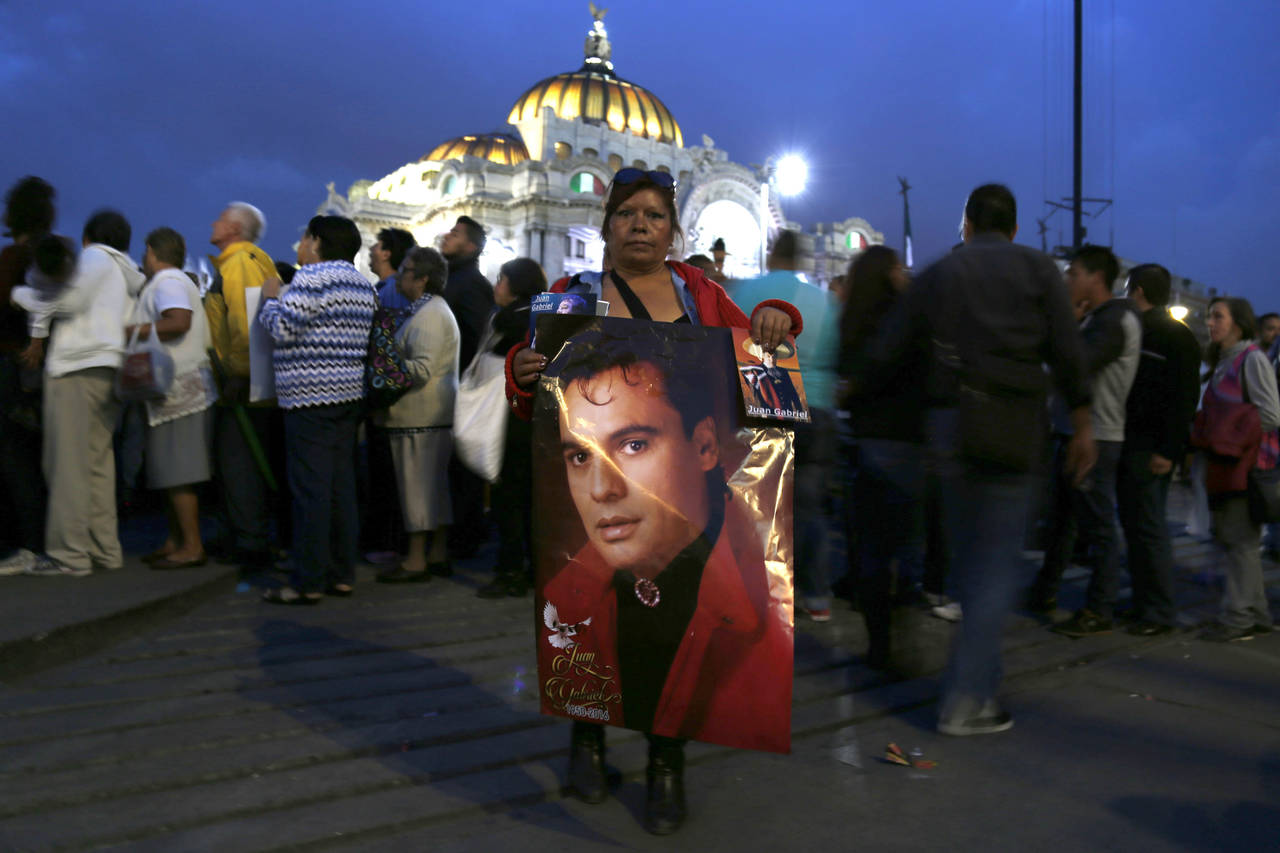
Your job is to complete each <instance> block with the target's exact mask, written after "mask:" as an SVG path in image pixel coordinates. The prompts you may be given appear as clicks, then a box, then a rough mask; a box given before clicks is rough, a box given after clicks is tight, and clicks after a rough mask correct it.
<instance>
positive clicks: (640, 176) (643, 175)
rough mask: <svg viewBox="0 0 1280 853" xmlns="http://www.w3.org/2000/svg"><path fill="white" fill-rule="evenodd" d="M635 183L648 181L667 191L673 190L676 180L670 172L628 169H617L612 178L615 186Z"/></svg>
mask: <svg viewBox="0 0 1280 853" xmlns="http://www.w3.org/2000/svg"><path fill="white" fill-rule="evenodd" d="M636 181H648V182H649V183H651V184H656V185H657V186H660V187H662V188H663V189H668V190H669V189H673V188H674V187H675V185H676V179H675V178H674V177H672V175H671V173H670V172H659V171H656V170H654V171H652V172H646V171H645V170H644V169H635V168H631V167H628V168H626V169H619V170H618V173H617V174H616V175H614V176H613V182H614V183H615V184H623V185H626V184H634V183H635V182H636Z"/></svg>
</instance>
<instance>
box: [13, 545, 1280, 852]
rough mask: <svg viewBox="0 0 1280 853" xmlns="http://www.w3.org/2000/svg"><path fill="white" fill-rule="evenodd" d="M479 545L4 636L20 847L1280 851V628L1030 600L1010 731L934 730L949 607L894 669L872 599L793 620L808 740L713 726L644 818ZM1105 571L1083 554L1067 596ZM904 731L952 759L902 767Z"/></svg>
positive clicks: (126, 580)
mask: <svg viewBox="0 0 1280 853" xmlns="http://www.w3.org/2000/svg"><path fill="white" fill-rule="evenodd" d="M486 556H489V555H488V554H482V555H481V557H480V558H477V559H475V560H472V561H468V562H467V563H465V564H463V565H462V567H461V570H460V571H459V572H458V574H457V575H455V577H453V578H451V579H448V580H441V579H436V580H434V581H432V582H431V583H429V584H424V585H411V586H407V587H386V586H379V585H377V584H374V583H371V582H370V581H371V580H372V570H371V569H364V570H362V572H361V577H360V580H361V584H360V586H359V588H358V590H357V594H356V597H354V598H352V599H327V600H326V601H324V602H323V603H322V604H321V605H320V606H318V607H314V608H296V607H295V608H286V607H269V606H266V605H263V604H260V603H259V602H258V601H257V598H256V591H255V590H254V589H252V588H250V587H247V586H242V587H239V588H237V587H236V586H235V584H234V581H233V580H231V579H228V578H227V577H226V576H225V575H226V572H225V570H220V569H216V568H211V569H206V570H202V572H201V573H192V574H190V575H187V576H185V578H186V581H185V582H186V589H185V594H186V596H187V597H186V599H185V600H181V601H180V602H179V605H180V606H178V607H175V608H173V609H171V610H164V609H163V608H162V605H157V604H155V603H154V602H155V600H156V599H154V598H149V599H148V600H149V601H151V602H152V605H151V606H152V610H147V609H146V607H145V606H144V605H145V603H144V604H142V605H140V604H138V603H137V602H135V603H134V606H133V608H132V609H133V611H135V617H136V618H137V620H138V621H136V624H135V626H134V628H133V630H131V631H128V632H126V633H127V634H129V635H128V636H115V635H111V636H107V637H103V636H99V635H95V634H93V633H92V632H90V633H89V634H87V635H86V636H89V637H90V638H91V640H92V642H89V641H86V642H85V643H83V644H81V645H80V646H78V647H77V649H75V650H73V651H72V652H67V651H66V650H65V649H64V650H62V652H61V654H62V655H63V656H64V657H69V656H70V654H72V653H79V654H81V655H82V656H80V657H79V658H78V659H75V660H69V661H66V662H63V663H61V664H59V665H56V666H40V667H24V666H23V665H22V664H21V661H10V660H8V659H9V658H12V657H14V656H15V655H16V654H18V653H20V652H22V650H23V649H24V646H23V645H22V644H23V643H28V646H29V642H30V635H29V634H22V633H21V632H20V631H15V630H9V631H8V632H7V633H6V634H5V635H4V638H5V641H4V642H3V643H2V644H0V668H3V669H4V671H5V672H6V673H8V672H12V673H16V674H17V675H14V676H8V675H6V676H5V684H4V686H3V687H0V849H3V850H96V849H129V850H163V851H171V850H183V851H185V850H218V851H241V850H245V851H248V850H286V849H304V848H305V849H317V850H319V849H331V850H350V851H366V850H368V851H393V850H394V851H401V850H449V851H452V850H458V851H464V850H465V851H492V850H499V851H501V850H521V851H523V850H557V851H562V850H619V849H624V850H625V849H636V850H654V849H681V850H686V849H688V850H713V851H720V850H723V851H730V850H733V851H740V850H777V849H793V848H798V847H807V848H811V849H823V848H827V849H837V850H848V849H855V848H856V849H865V850H908V849H909V850H920V849H949V850H950V849H954V850H970V849H983V850H1027V849H1030V848H1033V847H1034V846H1036V845H1039V846H1043V847H1046V848H1050V847H1051V848H1052V849H1054V850H1080V851H1094V850H1126V851H1132V850H1144V851H1147V850H1153V851H1159V850H1188V849H1190V850H1226V849H1241V850H1248V849H1277V848H1278V847H1280V841H1278V840H1277V839H1278V838H1280V634H1276V635H1272V636H1271V637H1266V638H1259V639H1256V640H1253V641H1250V642H1247V643H1241V644H1232V645H1226V646H1216V645H1210V644H1205V643H1201V642H1199V641H1197V640H1195V639H1194V638H1193V635H1192V634H1190V633H1181V634H1177V635H1170V636H1166V637H1159V638H1155V639H1149V640H1142V639H1138V638H1134V637H1130V636H1128V635H1127V634H1124V633H1123V632H1121V631H1117V632H1115V633H1112V634H1107V635H1104V636H1099V637H1095V638H1090V639H1084V640H1069V639H1065V638H1062V637H1059V636H1057V635H1054V634H1051V633H1050V632H1048V631H1046V630H1045V629H1044V626H1043V625H1042V624H1041V623H1040V622H1038V621H1037V620H1035V619H1032V618H1030V617H1028V616H1026V615H1022V614H1015V616H1014V617H1013V618H1012V619H1011V620H1010V626H1009V630H1008V632H1007V634H1006V669H1007V677H1006V682H1005V688H1004V699H1005V701H1006V702H1007V704H1008V706H1009V707H1010V709H1011V710H1012V711H1013V713H1014V716H1015V719H1016V721H1017V724H1016V726H1015V728H1014V729H1013V730H1012V731H1011V732H1008V733H1005V734H1001V735H996V736H990V737H981V738H965V739H955V738H945V737H942V736H940V735H937V734H936V733H934V732H933V730H932V725H933V716H934V713H935V710H936V709H935V705H934V699H935V695H936V681H935V679H934V677H933V676H932V675H930V674H928V673H929V671H930V670H933V669H935V668H936V667H937V666H938V665H939V664H940V662H941V659H942V653H943V651H944V649H945V644H946V641H947V637H948V635H949V632H950V631H951V630H952V629H951V627H950V626H949V625H948V624H946V623H943V622H941V621H939V620H936V619H932V618H930V617H927V616H925V615H923V614H922V613H916V612H913V613H911V614H910V615H909V618H908V619H906V620H903V621H904V623H905V624H904V625H903V629H902V630H903V632H904V636H910V637H911V638H912V639H911V641H910V643H906V644H904V649H903V653H902V660H901V661H900V663H901V665H902V667H903V669H904V670H906V671H907V672H908V673H910V674H909V675H908V677H904V678H901V679H897V680H895V679H889V678H886V677H884V676H882V675H880V674H877V673H875V672H873V671H871V670H869V669H867V668H866V667H865V666H863V665H862V663H861V657H860V656H861V655H862V653H863V652H864V651H865V635H864V633H863V630H862V626H861V620H860V619H859V618H858V617H857V615H856V614H854V613H853V612H851V611H850V610H848V609H847V608H846V607H838V608H837V610H836V612H835V614H834V618H833V619H832V621H831V622H830V623H827V624H817V625H815V624H813V623H811V622H806V621H801V622H799V624H798V625H797V631H796V680H795V699H794V710H793V752H792V754H791V755H789V756H776V755H767V754H761V753H752V752H746V751H739V750H729V749H724V748H720V747H711V746H706V745H701V744H691V745H690V747H689V759H690V763H689V768H688V771H687V774H686V778H687V781H688V784H689V798H690V812H691V817H690V820H689V822H688V824H687V825H686V827H685V828H684V829H683V830H682V831H681V832H680V833H679V834H678V835H676V836H673V837H671V838H666V839H658V838H653V837H650V836H648V835H646V834H645V833H644V831H643V829H642V828H641V827H640V822H639V820H640V813H641V811H642V808H643V771H644V741H643V738H642V737H641V736H639V735H637V734H635V733H631V732H626V731H621V730H612V731H610V732H609V755H608V758H609V763H610V765H611V766H612V767H613V768H615V770H616V775H617V779H616V782H617V789H616V794H617V796H616V797H614V798H611V799H610V800H609V801H607V802H606V803H604V804H602V805H599V806H587V805H584V804H582V803H579V802H577V801H576V800H573V799H571V798H567V797H566V796H565V795H564V792H563V791H562V787H561V786H562V784H563V780H564V768H565V760H566V753H567V739H568V727H567V724H566V723H565V722H564V721H562V720H558V719H552V718H547V717H542V716H540V715H539V714H538V712H537V697H536V680H535V677H534V669H533V668H534V662H533V648H534V647H533V638H534V631H535V625H536V621H535V616H534V613H533V608H532V606H531V599H529V598H525V599H504V600H501V601H497V602H491V601H483V600H480V599H477V598H476V597H475V596H474V590H475V588H476V587H477V586H478V585H479V584H480V583H482V582H484V581H485V580H487V576H486V572H485V570H484V567H485V566H486V565H488V563H487V562H486V560H485V557H486ZM1177 557H1178V564H1179V586H1178V595H1179V600H1180V604H1181V605H1182V608H1183V610H1182V612H1183V618H1184V620H1185V621H1186V623H1187V625H1188V626H1190V625H1191V624H1192V623H1193V622H1195V621H1196V620H1198V619H1202V618H1207V617H1209V616H1210V615H1212V613H1213V612H1214V609H1215V606H1216V599H1217V595H1218V591H1217V589H1216V588H1215V587H1214V586H1213V585H1212V584H1209V585H1206V584H1204V583H1201V582H1200V581H1202V580H1204V578H1203V577H1202V575H1203V574H1204V573H1205V571H1206V569H1207V568H1209V567H1211V566H1212V565H1213V564H1214V562H1215V559H1216V557H1215V554H1214V552H1213V549H1212V548H1211V547H1210V546H1208V545H1206V544H1204V543H1199V542H1195V541H1192V540H1190V539H1187V538H1185V537H1182V538H1180V539H1179V540H1178V544H1177ZM1268 568H1269V570H1270V573H1269V580H1270V581H1271V588H1272V589H1273V591H1275V590H1277V588H1278V587H1280V576H1278V574H1277V570H1276V567H1274V566H1269V567H1268ZM1031 570H1032V567H1031V565H1030V564H1029V573H1028V578H1029V577H1030V572H1031ZM1085 578H1086V574H1085V573H1084V572H1083V571H1082V570H1073V571H1072V572H1071V573H1070V574H1069V576H1068V585H1067V587H1066V588H1065V589H1064V592H1063V596H1062V598H1063V601H1064V604H1065V605H1067V606H1071V605H1074V604H1077V603H1078V602H1079V601H1080V600H1082V598H1083V585H1084V581H1085ZM140 582H141V583H144V584H145V585H147V586H148V587H150V592H151V593H154V592H156V590H157V588H158V585H159V584H161V583H165V584H167V583H181V582H182V581H180V580H179V581H173V580H169V579H168V578H167V577H166V578H161V577H160V576H159V575H158V573H151V572H145V571H144V570H142V569H141V568H139V567H136V566H131V567H130V568H126V569H125V570H123V571H122V572H118V573H111V574H110V575H104V576H102V577H101V578H99V577H97V576H95V577H92V578H88V579H82V580H76V579H63V578H53V579H49V578H5V579H0V584H3V586H4V588H5V590H6V592H7V593H8V594H7V595H6V596H5V597H4V601H3V604H2V605H0V611H2V612H3V615H4V617H5V619H6V620H7V619H9V618H10V616H11V615H14V616H16V615H19V614H21V612H22V611H25V610H30V609H32V607H33V604H32V601H33V600H35V599H34V596H37V595H38V596H57V595H59V594H61V595H65V596H66V598H67V601H69V602H79V603H80V604H79V605H77V606H83V607H84V608H85V609H84V613H86V614H93V613H95V612H98V615H97V616H96V617H92V618H89V617H87V619H86V621H87V623H88V624H93V623H95V622H98V623H100V622H101V621H102V619H104V618H106V619H110V618H112V617H111V615H110V614H108V615H107V616H106V617H103V616H102V615H101V613H100V612H99V611H100V609H101V608H100V607H99V606H100V605H101V606H103V607H105V606H106V604H107V602H108V601H109V600H111V596H113V595H115V596H120V598H118V599H116V600H117V601H123V600H124V599H125V598H128V596H125V594H124V593H123V592H119V591H116V592H112V590H118V589H122V588H123V587H126V586H129V587H135V588H136V587H137V586H138V585H139V583H140ZM95 583H96V584H99V586H97V587H95V586H93V584H95ZM31 584H35V585H43V586H42V588H41V589H38V590H37V589H36V588H35V587H34V586H29V585H31ZM136 594H137V593H136V591H135V593H134V595H136ZM149 594H150V593H149ZM29 596H30V597H29ZM72 596H74V598H73V597H72ZM172 597H173V596H170V598H172ZM201 598H203V600H202V601H201V600H200V599H201ZM39 600H40V601H46V602H47V601H49V600H51V599H49V598H41V599H39ZM160 600H163V599H160ZM66 606H67V607H69V608H70V609H74V607H72V606H71V605H66ZM139 607H142V608H143V609H142V610H141V611H139V610H138V608H139ZM156 608H160V609H159V610H157V609H156ZM67 612H70V610H68V611H67ZM126 612H128V611H126ZM1064 615H1065V613H1061V614H1059V616H1060V617H1061V616H1064ZM28 616H30V614H28ZM144 617H145V618H144ZM32 618H34V617H32ZM122 621H125V620H122ZM30 624H35V623H34V622H33V623H30ZM61 628H62V630H63V631H64V632H65V631H68V630H75V626H74V625H62V626H61ZM50 636H51V637H52V638H54V639H55V640H56V639H57V637H58V636H60V634H59V633H58V632H54V633H52V634H50ZM94 643H97V644H98V645H101V646H102V648H100V649H99V650H98V651H96V652H93V653H90V654H83V652H84V651H85V650H86V649H87V648H89V647H90V646H91V645H93V644H94ZM57 645H58V643H56V642H55V643H54V646H57ZM922 672H923V673H924V674H919V673H922ZM889 742H896V743H898V744H899V745H901V746H902V748H903V749H905V750H912V749H918V750H920V751H921V752H922V753H923V756H924V757H925V758H928V759H932V760H934V761H936V762H937V766H936V767H935V768H933V769H928V770H924V769H914V768H906V767H901V766H897V765H892V764H888V763H885V762H883V761H882V760H881V759H880V756H881V755H882V753H883V750H884V747H885V745H886V744H888V743H889Z"/></svg>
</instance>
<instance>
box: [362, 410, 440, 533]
mask: <svg viewBox="0 0 1280 853" xmlns="http://www.w3.org/2000/svg"><path fill="white" fill-rule="evenodd" d="M387 436H388V438H390V439H391V459H392V461H393V462H394V463H395V469H396V474H395V477H396V488H397V490H398V491H399V493H400V511H401V513H402V514H403V515H404V529H405V530H406V531H408V532H409V533H421V532H423V531H425V530H435V529H436V528H437V527H444V526H447V525H449V524H452V523H453V500H452V496H451V495H450V493H449V457H450V456H452V455H453V432H452V430H450V428H449V427H421V428H418V429H389V430H387ZM373 488H378V484H376V483H375V484H373Z"/></svg>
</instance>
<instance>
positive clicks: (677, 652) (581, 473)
mask: <svg viewBox="0 0 1280 853" xmlns="http://www.w3.org/2000/svg"><path fill="white" fill-rule="evenodd" d="M538 349H539V350H540V351H541V352H543V353H544V354H546V355H547V356H548V358H549V360H550V363H549V364H548V366H547V369H546V370H545V371H544V372H543V375H542V379H541V380H540V387H539V391H538V396H537V405H536V407H535V416H534V502H533V505H534V513H533V523H534V547H535V557H536V571H537V601H536V606H537V612H536V620H537V635H538V637H537V643H538V678H539V685H540V687H541V694H542V709H543V712H544V713H547V714H555V715H559V716H565V717H570V718H573V719H580V720H586V721H591V722H598V723H605V724H608V725H615V726H623V727H626V728H631V729H638V730H640V731H644V732H650V733H654V734H659V735H664V736H668V737H682V738H692V739H695V740H703V741H708V742H712V743H719V744H725V745H728V746H737V747H748V748H753V749H762V750H769V751H774V752H786V751H788V750H789V749H790V730H791V681H792V648H793V635H792V546H791V528H792V520H791V489H792V482H791V481H792V472H791V466H792V458H793V451H792V445H791V440H792V433H791V432H790V431H789V430H786V429H784V428H781V427H759V426H752V427H747V426H744V423H745V419H744V418H743V409H742V402H741V399H740V395H739V390H738V374H737V371H736V369H735V367H736V366H735V361H734V355H733V344H732V340H731V337H730V334H729V331H728V330H727V329H715V328H704V327H697V326H688V325H677V324H672V323H650V322H646V321H642V320H629V319H621V318H607V317H602V318H596V317H582V316H555V315H548V316H546V317H543V318H539V320H538Z"/></svg>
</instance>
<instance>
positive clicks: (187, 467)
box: [147, 408, 213, 489]
mask: <svg viewBox="0 0 1280 853" xmlns="http://www.w3.org/2000/svg"><path fill="white" fill-rule="evenodd" d="M212 417H213V409H211V408H210V409H205V410H204V411H202V412H195V413H193V414H190V415H183V416H182V417H180V418H176V419H174V420H172V421H165V422H164V423H162V424H156V425H155V426H153V427H147V485H148V486H149V487H150V488H153V489H171V488H173V487H174V486H189V485H191V484H193V483H203V482H205V481H206V480H208V479H209V440H210V436H211V435H212V430H211V428H210V421H211V419H212Z"/></svg>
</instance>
